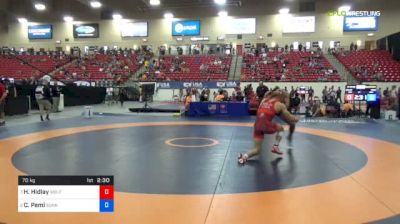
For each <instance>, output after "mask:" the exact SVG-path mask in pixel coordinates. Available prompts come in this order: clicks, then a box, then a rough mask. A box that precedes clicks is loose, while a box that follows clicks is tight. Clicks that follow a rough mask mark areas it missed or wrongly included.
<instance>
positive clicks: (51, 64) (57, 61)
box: [17, 55, 70, 73]
mask: <svg viewBox="0 0 400 224" xmlns="http://www.w3.org/2000/svg"><path fill="white" fill-rule="evenodd" d="M17 58H18V59H20V60H22V61H25V62H26V63H27V64H29V65H31V66H32V67H34V68H37V69H38V70H40V71H42V72H45V73H49V72H51V71H54V70H55V69H57V68H58V67H59V66H63V65H65V64H66V63H68V62H69V61H70V60H69V57H67V56H61V57H60V56H48V55H18V56H17Z"/></svg>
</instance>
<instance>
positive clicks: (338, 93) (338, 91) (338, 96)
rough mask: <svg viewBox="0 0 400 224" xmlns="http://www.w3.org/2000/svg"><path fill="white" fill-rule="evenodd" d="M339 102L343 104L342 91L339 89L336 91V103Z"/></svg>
mask: <svg viewBox="0 0 400 224" xmlns="http://www.w3.org/2000/svg"><path fill="white" fill-rule="evenodd" d="M338 101H340V103H343V101H342V90H341V89H340V87H338V89H337V90H336V102H338Z"/></svg>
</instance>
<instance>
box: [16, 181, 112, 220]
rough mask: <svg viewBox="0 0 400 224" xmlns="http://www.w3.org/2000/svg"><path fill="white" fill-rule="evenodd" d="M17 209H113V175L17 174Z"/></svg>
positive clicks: (52, 210)
mask: <svg viewBox="0 0 400 224" xmlns="http://www.w3.org/2000/svg"><path fill="white" fill-rule="evenodd" d="M18 212H93V213H98V212H100V213H110V212H114V177H113V176H19V177H18Z"/></svg>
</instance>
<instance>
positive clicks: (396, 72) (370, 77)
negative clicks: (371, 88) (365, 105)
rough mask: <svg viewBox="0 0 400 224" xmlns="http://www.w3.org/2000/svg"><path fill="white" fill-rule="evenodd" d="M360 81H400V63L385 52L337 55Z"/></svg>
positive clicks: (373, 51)
mask: <svg viewBox="0 0 400 224" xmlns="http://www.w3.org/2000/svg"><path fill="white" fill-rule="evenodd" d="M335 56H336V57H337V59H338V60H339V61H340V62H341V63H342V64H343V65H344V66H345V67H346V68H347V69H348V70H349V71H350V72H351V73H352V75H353V76H354V77H355V78H356V79H357V80H359V81H367V82H370V81H385V82H398V81H400V63H399V62H398V61H395V60H394V59H393V57H392V55H391V54H390V53H389V52H388V51H385V50H372V51H364V50H361V51H351V52H341V53H337V54H335Z"/></svg>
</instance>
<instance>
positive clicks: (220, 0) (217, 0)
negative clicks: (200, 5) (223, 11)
mask: <svg viewBox="0 0 400 224" xmlns="http://www.w3.org/2000/svg"><path fill="white" fill-rule="evenodd" d="M214 2H215V4H217V5H225V4H226V0H214Z"/></svg>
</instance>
